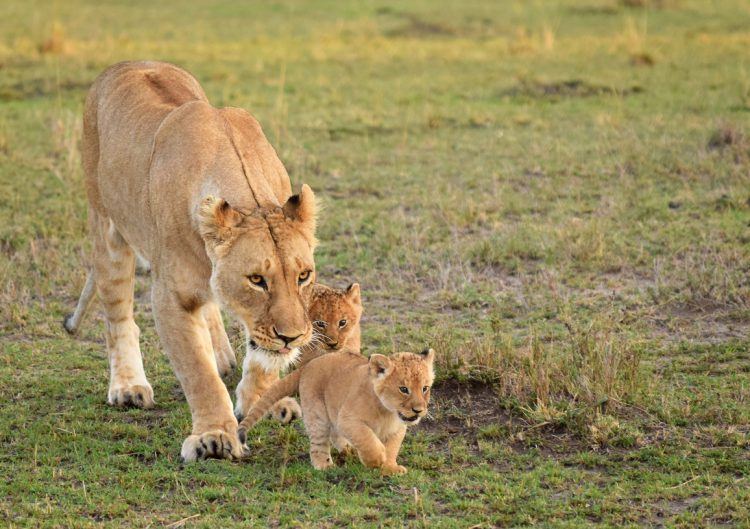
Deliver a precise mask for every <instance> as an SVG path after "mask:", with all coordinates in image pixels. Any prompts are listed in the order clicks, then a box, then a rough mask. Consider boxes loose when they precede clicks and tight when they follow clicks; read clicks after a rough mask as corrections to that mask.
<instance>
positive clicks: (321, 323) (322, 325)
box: [313, 320, 328, 329]
mask: <svg viewBox="0 0 750 529" xmlns="http://www.w3.org/2000/svg"><path fill="white" fill-rule="evenodd" d="M313 325H315V326H316V327H318V328H320V329H325V328H326V327H328V324H327V323H326V322H324V321H320V320H315V321H314V322H313Z"/></svg>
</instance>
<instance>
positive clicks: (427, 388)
mask: <svg viewBox="0 0 750 529" xmlns="http://www.w3.org/2000/svg"><path fill="white" fill-rule="evenodd" d="M428 391H430V386H425V387H423V388H422V393H427V392H428Z"/></svg>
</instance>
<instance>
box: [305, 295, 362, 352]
mask: <svg viewBox="0 0 750 529" xmlns="http://www.w3.org/2000/svg"><path fill="white" fill-rule="evenodd" d="M307 312H308V314H309V315H310V319H311V320H312V324H313V328H314V329H315V334H316V335H317V337H318V339H319V342H320V345H319V347H320V349H322V350H324V351H339V350H342V349H346V350H348V351H352V352H356V353H358V352H359V349H360V346H359V332H358V331H359V320H360V318H361V317H362V298H361V296H360V292H359V284H358V283H352V284H351V285H349V287H348V288H347V289H346V290H339V289H336V288H331V287H327V286H325V285H321V284H320V283H317V284H315V285H314V286H313V291H312V298H311V299H310V306H309V308H308V311H307ZM355 342H356V343H355Z"/></svg>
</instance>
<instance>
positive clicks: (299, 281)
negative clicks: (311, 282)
mask: <svg viewBox="0 0 750 529" xmlns="http://www.w3.org/2000/svg"><path fill="white" fill-rule="evenodd" d="M310 273H311V272H310V270H305V271H304V272H301V273H300V275H299V277H298V278H297V284H299V285H301V284H302V283H304V282H305V281H307V280H308V279H310Z"/></svg>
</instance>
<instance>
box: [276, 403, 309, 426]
mask: <svg viewBox="0 0 750 529" xmlns="http://www.w3.org/2000/svg"><path fill="white" fill-rule="evenodd" d="M270 413H271V417H273V418H274V419H276V420H277V421H279V422H280V423H281V424H289V423H290V422H292V421H293V420H294V419H299V418H300V417H302V408H300V407H299V404H298V403H297V401H296V400H294V399H293V398H291V397H284V398H283V399H281V400H279V401H278V402H277V403H276V404H274V405H273V407H272V408H271V412H270Z"/></svg>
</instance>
